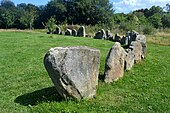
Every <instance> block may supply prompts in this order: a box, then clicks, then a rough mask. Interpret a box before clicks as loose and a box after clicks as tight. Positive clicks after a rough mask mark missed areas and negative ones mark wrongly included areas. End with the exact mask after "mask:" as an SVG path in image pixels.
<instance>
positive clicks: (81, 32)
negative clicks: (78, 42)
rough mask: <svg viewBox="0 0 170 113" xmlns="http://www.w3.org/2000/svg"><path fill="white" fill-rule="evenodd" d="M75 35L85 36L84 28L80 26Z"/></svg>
mask: <svg viewBox="0 0 170 113" xmlns="http://www.w3.org/2000/svg"><path fill="white" fill-rule="evenodd" d="M77 36H80V37H85V36H86V30H85V27H84V26H81V27H80V28H79V29H78V31H77Z"/></svg>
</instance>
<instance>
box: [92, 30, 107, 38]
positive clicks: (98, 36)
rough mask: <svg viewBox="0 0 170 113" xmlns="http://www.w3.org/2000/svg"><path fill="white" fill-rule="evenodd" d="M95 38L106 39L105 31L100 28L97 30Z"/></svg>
mask: <svg viewBox="0 0 170 113" xmlns="http://www.w3.org/2000/svg"><path fill="white" fill-rule="evenodd" d="M94 38H95V39H107V36H106V32H105V30H104V29H101V30H100V31H98V32H97V33H96V34H95V36H94Z"/></svg>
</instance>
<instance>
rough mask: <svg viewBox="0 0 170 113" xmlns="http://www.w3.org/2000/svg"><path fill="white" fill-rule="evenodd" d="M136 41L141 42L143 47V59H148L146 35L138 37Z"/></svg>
mask: <svg viewBox="0 0 170 113" xmlns="http://www.w3.org/2000/svg"><path fill="white" fill-rule="evenodd" d="M136 41H139V42H140V43H141V45H142V56H141V57H142V59H144V58H145V57H146V46H147V45H146V36H145V35H137V37H136Z"/></svg>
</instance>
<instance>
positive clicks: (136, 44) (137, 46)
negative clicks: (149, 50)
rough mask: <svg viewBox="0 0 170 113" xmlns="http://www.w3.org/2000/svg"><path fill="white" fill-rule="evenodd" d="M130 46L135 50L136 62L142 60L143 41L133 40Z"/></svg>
mask: <svg viewBox="0 0 170 113" xmlns="http://www.w3.org/2000/svg"><path fill="white" fill-rule="evenodd" d="M130 48H131V49H132V51H133V52H134V55H135V58H134V61H135V63H139V62H140V61H141V56H142V45H141V43H140V42H139V41H132V42H131V46H130Z"/></svg>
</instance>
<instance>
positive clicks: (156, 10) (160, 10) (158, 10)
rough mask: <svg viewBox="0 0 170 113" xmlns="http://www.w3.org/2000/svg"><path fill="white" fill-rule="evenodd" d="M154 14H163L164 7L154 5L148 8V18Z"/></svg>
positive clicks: (146, 13)
mask: <svg viewBox="0 0 170 113" xmlns="http://www.w3.org/2000/svg"><path fill="white" fill-rule="evenodd" d="M154 14H160V15H162V14H163V8H162V7H160V6H152V7H151V8H150V9H149V10H146V11H145V13H144V15H145V16H146V17H147V18H148V17H151V16H153V15H154Z"/></svg>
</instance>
